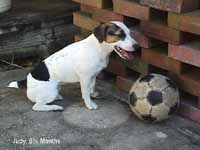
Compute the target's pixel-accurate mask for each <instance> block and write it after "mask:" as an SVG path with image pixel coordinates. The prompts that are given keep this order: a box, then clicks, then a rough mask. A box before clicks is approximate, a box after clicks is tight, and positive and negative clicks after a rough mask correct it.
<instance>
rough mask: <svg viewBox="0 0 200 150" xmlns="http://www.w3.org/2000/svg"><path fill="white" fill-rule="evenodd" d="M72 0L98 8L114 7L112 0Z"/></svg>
mask: <svg viewBox="0 0 200 150" xmlns="http://www.w3.org/2000/svg"><path fill="white" fill-rule="evenodd" d="M72 1H74V2H77V3H80V4H83V5H88V6H92V7H97V8H111V7H112V0H72Z"/></svg>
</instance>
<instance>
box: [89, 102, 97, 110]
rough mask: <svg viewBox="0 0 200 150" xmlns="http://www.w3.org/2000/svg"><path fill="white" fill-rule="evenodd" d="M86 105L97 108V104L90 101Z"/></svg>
mask: <svg viewBox="0 0 200 150" xmlns="http://www.w3.org/2000/svg"><path fill="white" fill-rule="evenodd" d="M86 107H87V108H88V109H90V110H92V109H97V108H98V105H97V104H96V103H94V102H90V103H89V104H86Z"/></svg>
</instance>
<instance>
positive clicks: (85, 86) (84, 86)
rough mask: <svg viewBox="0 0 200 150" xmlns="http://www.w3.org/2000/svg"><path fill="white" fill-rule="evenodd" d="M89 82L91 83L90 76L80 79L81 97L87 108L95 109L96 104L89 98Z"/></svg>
mask: <svg viewBox="0 0 200 150" xmlns="http://www.w3.org/2000/svg"><path fill="white" fill-rule="evenodd" d="M91 83H92V78H87V79H86V78H84V79H83V80H81V81H80V84H81V93H82V98H83V100H84V102H85V105H86V107H87V108H88V109H97V108H98V106H97V104H96V103H94V102H93V101H92V100H91V98H90V94H91Z"/></svg>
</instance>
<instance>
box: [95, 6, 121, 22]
mask: <svg viewBox="0 0 200 150" xmlns="http://www.w3.org/2000/svg"><path fill="white" fill-rule="evenodd" d="M93 18H94V20H97V21H99V22H107V21H124V16H122V15H120V14H117V13H114V12H113V11H112V10H109V9H99V10H95V11H94V12H93Z"/></svg>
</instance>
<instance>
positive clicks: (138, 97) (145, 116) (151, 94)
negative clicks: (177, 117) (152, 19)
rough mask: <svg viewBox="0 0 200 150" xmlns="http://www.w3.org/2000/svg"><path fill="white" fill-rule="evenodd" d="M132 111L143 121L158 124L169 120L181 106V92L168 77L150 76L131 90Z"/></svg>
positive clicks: (138, 81)
mask: <svg viewBox="0 0 200 150" xmlns="http://www.w3.org/2000/svg"><path fill="white" fill-rule="evenodd" d="M129 102H130V107H131V110H132V111H133V112H134V113H135V114H136V115H137V116H138V117H139V118H140V119H142V120H145V121H148V122H158V121H161V120H164V119H167V118H169V116H170V115H172V114H173V113H174V112H175V111H176V110H177V108H178V106H179V90H178V88H177V86H176V84H175V83H174V82H173V81H172V80H171V79H169V78H168V77H166V76H163V75H160V74H148V75H146V76H143V77H141V78H140V79H138V80H137V81H136V82H135V84H133V86H132V87H131V89H130V92H129Z"/></svg>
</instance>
